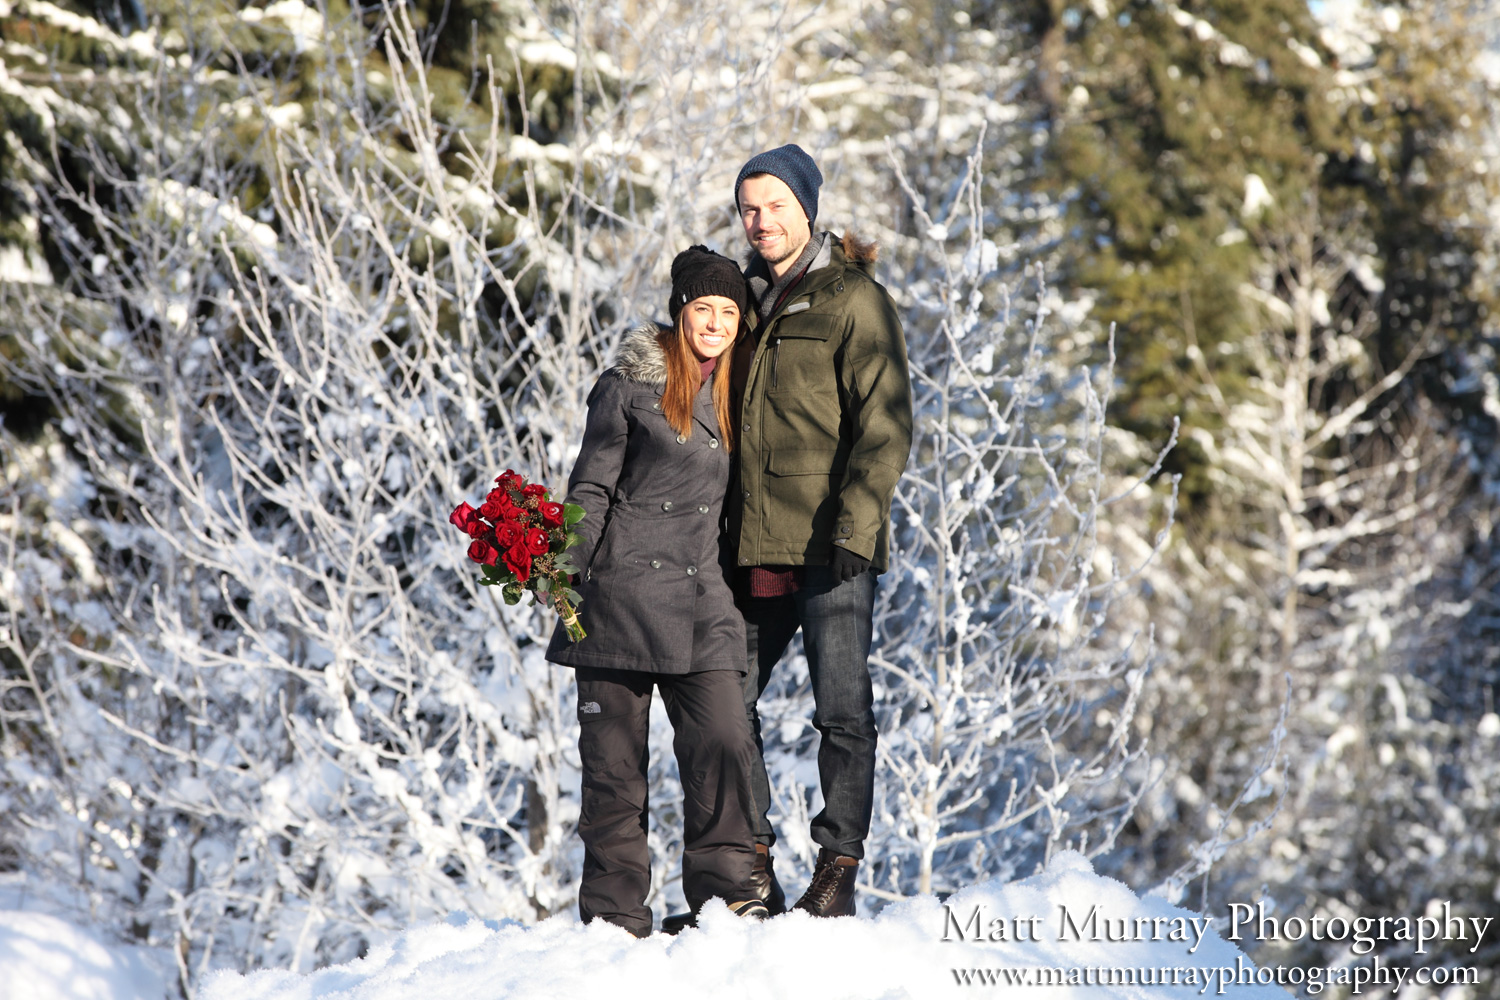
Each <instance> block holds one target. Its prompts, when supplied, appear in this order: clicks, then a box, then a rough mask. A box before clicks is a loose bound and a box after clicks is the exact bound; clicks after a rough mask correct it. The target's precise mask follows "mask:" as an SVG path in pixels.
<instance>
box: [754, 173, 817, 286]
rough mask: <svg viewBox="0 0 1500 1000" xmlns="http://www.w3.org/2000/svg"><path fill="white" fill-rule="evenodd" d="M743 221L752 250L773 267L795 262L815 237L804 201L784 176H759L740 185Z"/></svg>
mask: <svg viewBox="0 0 1500 1000" xmlns="http://www.w3.org/2000/svg"><path fill="white" fill-rule="evenodd" d="M740 222H741V223H743V224H744V226H745V239H746V240H748V241H749V242H750V249H752V250H754V251H755V252H756V253H758V254H760V256H761V259H762V260H764V261H765V262H766V263H767V264H770V265H771V266H772V267H775V266H776V265H777V264H781V263H784V262H786V261H788V260H794V259H795V258H796V257H797V255H798V254H800V253H801V252H802V248H803V247H805V246H807V241H808V240H809V239H811V238H812V225H811V224H810V223H809V222H808V221H807V213H805V212H803V211H802V204H801V202H799V201H797V196H796V195H794V194H792V189H791V188H789V187H787V186H786V182H785V181H783V180H782V179H781V178H780V177H773V176H772V175H771V174H758V175H756V176H754V177H746V178H745V180H744V182H743V183H742V184H740Z"/></svg>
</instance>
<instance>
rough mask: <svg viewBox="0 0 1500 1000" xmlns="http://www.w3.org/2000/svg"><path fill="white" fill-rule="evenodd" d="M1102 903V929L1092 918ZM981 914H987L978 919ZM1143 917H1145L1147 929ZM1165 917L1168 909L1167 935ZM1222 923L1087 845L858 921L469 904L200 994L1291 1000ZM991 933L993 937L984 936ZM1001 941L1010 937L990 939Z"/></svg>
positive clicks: (280, 998)
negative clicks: (1001, 974) (490, 913)
mask: <svg viewBox="0 0 1500 1000" xmlns="http://www.w3.org/2000/svg"><path fill="white" fill-rule="evenodd" d="M1091 913H1092V914H1094V915H1095V916H1096V917H1097V918H1098V922H1097V923H1096V924H1090V923H1089V916H1090V914H1091ZM976 914H977V915H978V919H979V923H978V924H974V923H972V922H971V921H972V920H973V919H974V917H975V915H976ZM1033 918H1035V919H1033ZM1119 918H1128V920H1127V923H1126V924H1124V925H1121V924H1120V923H1119ZM1135 918H1145V922H1144V923H1142V924H1136V923H1135V922H1134V921H1135ZM1152 918H1160V919H1159V921H1158V922H1157V923H1156V924H1155V925H1154V926H1155V928H1156V930H1155V932H1153V931H1152V930H1151V928H1152V926H1153V925H1152V924H1151V919H1152ZM1209 923H1210V922H1209V921H1208V920H1207V919H1206V918H1203V917H1198V916H1196V915H1195V914H1192V913H1189V912H1188V911H1186V910H1182V909H1179V908H1177V907H1175V906H1172V905H1170V904H1168V903H1166V902H1165V901H1163V900H1160V899H1155V898H1146V899H1142V898H1139V897H1137V896H1136V895H1135V894H1134V893H1133V892H1131V891H1130V889H1128V888H1127V887H1126V886H1124V885H1123V884H1122V883H1120V882H1116V881H1114V880H1112V879H1108V878H1104V877H1102V876H1099V875H1097V874H1096V873H1095V872H1094V870H1093V868H1092V867H1091V866H1090V864H1089V862H1088V861H1087V860H1086V859H1085V858H1084V857H1083V856H1082V855H1080V854H1076V853H1071V852H1069V853H1062V854H1059V855H1058V856H1056V857H1055V858H1054V859H1053V861H1052V863H1051V865H1050V866H1049V868H1048V869H1047V871H1045V872H1043V873H1042V874H1040V875H1036V876H1033V877H1031V878H1028V879H1025V880H1022V881H1019V882H1014V883H1010V884H1004V883H1001V882H999V881H989V882H984V883H981V884H979V885H975V886H972V887H970V888H968V889H965V890H963V891H962V892H959V893H956V894H955V895H953V896H952V897H950V898H949V899H948V900H947V901H946V902H945V903H940V902H939V901H938V900H937V898H935V897H933V896H918V897H915V898H912V899H909V900H904V901H901V902H897V903H893V904H891V905H889V906H887V907H885V909H883V910H882V911H881V912H880V913H879V914H877V915H875V916H873V917H859V918H856V919H853V920H848V919H842V920H818V919H815V918H812V917H809V916H807V915H805V914H802V913H789V914H786V915H784V916H780V917H777V918H775V919H773V920H770V921H767V922H765V923H755V922H748V921H745V920H741V919H740V918H738V917H735V916H733V915H731V914H730V913H729V911H728V910H727V909H726V908H725V907H724V906H723V904H721V903H718V902H713V903H710V904H709V906H708V907H707V908H705V910H704V913H703V915H702V919H701V925H700V927H699V928H698V929H696V930H691V931H687V932H685V933H683V934H682V935H680V936H678V937H675V938H673V937H667V936H665V935H662V934H655V935H653V936H652V937H650V938H648V939H646V940H639V941H638V940H636V939H634V938H632V937H631V936H630V935H629V934H627V933H626V932H625V931H623V930H620V929H619V928H616V927H613V926H611V925H608V924H604V923H602V922H601V923H595V924H593V925H591V926H587V927H585V926H583V925H581V924H580V923H578V921H577V918H576V917H575V915H574V914H573V913H571V912H569V913H564V914H559V915H557V916H554V917H552V918H550V919H548V920H544V921H542V922H541V923H538V924H536V925H534V926H524V925H522V924H519V923H515V922H513V921H503V922H496V921H489V920H480V919H475V918H472V917H469V916H467V915H464V914H457V915H454V916H453V917H451V918H450V919H449V920H448V921H446V922H444V923H437V924H428V925H425V926H420V927H414V928H411V929H409V930H407V931H405V932H404V933H402V934H399V935H397V936H395V937H394V938H393V939H392V940H389V941H387V942H385V943H383V944H378V945H376V946H375V947H374V948H372V949H371V951H370V953H369V955H367V956H366V957H365V958H362V959H359V960H356V961H353V962H349V963H347V964H344V965H338V966H333V967H330V968H326V969H322V970H319V971H317V972H313V973H311V974H307V975H298V974H295V973H292V972H287V971H263V972H256V973H252V974H250V975H239V974H236V973H233V972H220V973H217V974H214V975H212V976H210V977H208V978H207V979H206V980H205V981H204V983H203V986H202V988H201V990H200V991H199V998H200V1000H320V998H333V997H338V998H339V1000H411V998H413V997H438V996H446V997H460V996H461V997H469V998H474V1000H482V998H489V997H494V998H499V997H505V998H508V1000H525V998H538V1000H541V998H547V1000H551V998H555V997H584V996H610V997H616V998H620V1000H630V998H636V997H639V998H643V1000H644V998H648V997H649V998H651V1000H675V998H684V1000H686V998H689V997H691V998H707V997H719V996H724V997H729V996H736V997H739V996H818V997H826V998H829V1000H835V998H839V997H849V998H861V1000H870V998H882V1000H884V998H889V1000H895V998H898V997H943V996H964V995H968V993H969V992H970V991H972V989H973V987H972V986H960V985H958V983H957V977H956V976H955V973H954V970H955V969H959V970H968V969H995V968H1001V967H1005V968H1009V969H1012V970H1021V969H1027V968H1041V967H1046V968H1049V969H1055V968H1059V967H1061V968H1065V969H1071V968H1074V967H1078V968H1087V969H1099V968H1113V969H1132V968H1133V969H1141V970H1146V969H1164V968H1165V969H1180V970H1182V971H1181V972H1179V973H1178V974H1177V976H1178V979H1179V981H1180V984H1179V985H1175V986H1149V987H1147V986H1101V985H1075V986H1061V987H1052V988H1042V987H1035V986H1034V987H1032V988H1029V989H1027V990H1026V995H1027V996H1028V997H1035V998H1036V1000H1063V998H1075V997H1076V998H1080V1000H1081V998H1085V997H1086V998H1088V1000H1126V998H1130V1000H1136V998H1148V997H1149V998H1155V997H1161V998H1168V997H1190V996H1200V995H1206V996H1218V995H1224V996H1231V997H1236V998H1266V1000H1272V998H1284V997H1285V996H1286V993H1285V992H1284V991H1283V990H1282V989H1280V988H1278V987H1275V986H1261V985H1244V984H1243V983H1244V981H1245V980H1247V979H1253V978H1254V972H1255V969H1254V966H1253V965H1251V964H1250V963H1249V961H1248V960H1246V959H1244V958H1243V956H1242V955H1240V953H1239V952H1238V950H1237V949H1236V948H1234V947H1233V946H1232V945H1230V944H1229V943H1227V942H1225V941H1223V940H1222V939H1221V938H1220V937H1219V936H1218V935H1217V934H1216V933H1215V932H1214V931H1213V930H1212V929H1211V927H1209ZM1121 926H1125V927H1130V928H1145V931H1144V933H1139V934H1137V932H1136V931H1131V932H1130V933H1128V934H1127V935H1126V937H1127V938H1128V939H1125V940H1120V939H1119V938H1120V935H1119V934H1118V933H1115V935H1114V937H1115V939H1114V940H1108V939H1106V931H1108V930H1109V929H1110V928H1116V929H1117V928H1119V927H1121ZM977 928H982V933H983V935H984V937H978V936H977V935H976V929H977ZM1033 932H1035V936H1036V938H1037V939H1036V940H1032V939H1031V937H1032V934H1033ZM992 936H994V937H999V938H1003V939H999V940H990V937H992ZM1153 936H1154V937H1156V938H1157V939H1156V940H1152V939H1151V938H1152V937H1153ZM945 937H946V940H945ZM1200 937H1201V940H1200ZM1219 970H1226V971H1225V972H1223V973H1221V972H1220V971H1219ZM1229 970H1232V971H1233V975H1235V976H1237V977H1238V979H1239V981H1240V983H1239V984H1233V983H1231V984H1227V985H1226V987H1225V990H1224V992H1223V993H1222V994H1221V993H1220V992H1219V984H1220V977H1221V976H1223V977H1225V978H1228V977H1230V976H1231V971H1229ZM1247 970H1248V971H1247ZM1205 984H1206V988H1205Z"/></svg>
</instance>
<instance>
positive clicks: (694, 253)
mask: <svg viewBox="0 0 1500 1000" xmlns="http://www.w3.org/2000/svg"><path fill="white" fill-rule="evenodd" d="M704 295H722V296H724V297H725V298H726V299H733V300H734V304H735V305H737V306H739V307H740V315H744V313H745V309H746V305H745V304H746V302H747V301H748V300H749V292H748V290H747V289H746V287H745V276H744V275H742V274H740V268H739V265H738V264H736V263H735V262H734V261H732V260H730V259H729V258H728V257H725V256H723V255H722V254H716V253H714V252H713V251H712V250H710V249H709V248H708V247H706V246H703V245H701V244H700V245H697V246H691V247H688V248H687V249H686V250H684V251H682V253H680V254H678V255H677V256H676V257H675V258H674V259H673V260H672V299H671V301H670V302H669V303H668V304H667V308H668V309H669V310H670V311H671V313H672V322H674V323H675V322H677V314H678V313H680V312H682V307H683V306H685V305H687V304H688V303H689V302H691V301H693V300H694V299H696V298H699V297H701V296H704Z"/></svg>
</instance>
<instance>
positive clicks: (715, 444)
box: [708, 438, 719, 448]
mask: <svg viewBox="0 0 1500 1000" xmlns="http://www.w3.org/2000/svg"><path fill="white" fill-rule="evenodd" d="M708 446H709V447H710V448H717V447H718V446H719V439H718V438H709V439H708Z"/></svg>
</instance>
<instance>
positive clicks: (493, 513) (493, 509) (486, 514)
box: [479, 496, 505, 521]
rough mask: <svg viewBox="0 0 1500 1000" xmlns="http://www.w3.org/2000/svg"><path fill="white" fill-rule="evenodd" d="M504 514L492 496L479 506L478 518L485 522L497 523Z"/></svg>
mask: <svg viewBox="0 0 1500 1000" xmlns="http://www.w3.org/2000/svg"><path fill="white" fill-rule="evenodd" d="M504 514H505V508H504V507H501V506H500V503H499V501H497V500H495V498H494V497H493V496H492V497H490V499H488V500H486V501H485V502H484V503H482V504H480V505H479V516H480V517H482V518H484V519H485V520H486V521H498V520H500V518H501V517H502V516H503V515H504Z"/></svg>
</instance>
